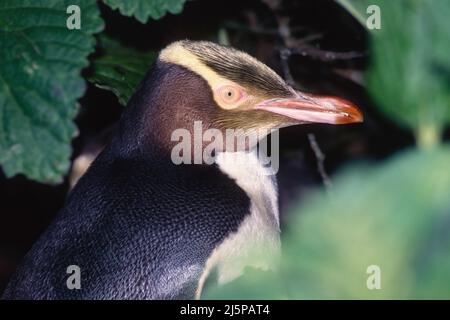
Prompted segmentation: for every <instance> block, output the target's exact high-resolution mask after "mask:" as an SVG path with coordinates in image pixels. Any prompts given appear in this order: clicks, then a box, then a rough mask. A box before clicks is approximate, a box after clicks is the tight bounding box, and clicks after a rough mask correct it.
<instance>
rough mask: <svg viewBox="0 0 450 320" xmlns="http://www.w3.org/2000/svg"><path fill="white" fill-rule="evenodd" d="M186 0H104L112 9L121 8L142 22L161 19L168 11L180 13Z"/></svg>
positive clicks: (123, 11)
mask: <svg viewBox="0 0 450 320" xmlns="http://www.w3.org/2000/svg"><path fill="white" fill-rule="evenodd" d="M185 1H186V0H133V1H130V0H103V2H105V3H106V4H107V5H108V6H110V7H111V8H112V9H119V11H120V13H122V14H123V15H126V16H134V17H135V18H136V19H137V20H139V21H140V22H142V23H146V22H147V21H148V19H149V17H151V18H152V19H155V20H157V19H160V18H162V17H163V16H164V15H165V14H166V13H167V12H170V13H172V14H178V13H180V12H181V11H182V10H183V5H184V2H185Z"/></svg>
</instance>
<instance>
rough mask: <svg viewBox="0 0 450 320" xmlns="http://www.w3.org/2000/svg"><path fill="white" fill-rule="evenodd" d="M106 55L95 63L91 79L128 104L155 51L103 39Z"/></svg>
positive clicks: (103, 49) (102, 45) (101, 42)
mask: <svg viewBox="0 0 450 320" xmlns="http://www.w3.org/2000/svg"><path fill="white" fill-rule="evenodd" d="M99 43H100V47H101V49H102V51H103V52H102V54H101V56H100V57H99V58H97V59H96V60H94V62H93V69H94V72H93V74H92V75H91V76H89V77H88V80H89V81H90V82H92V83H94V84H95V85H96V86H97V87H99V88H102V89H106V90H110V91H112V92H113V93H114V94H115V95H116V96H117V97H118V99H119V102H120V103H121V104H123V105H126V104H127V102H128V100H129V99H130V97H131V95H132V94H133V93H134V91H135V90H136V87H137V86H138V84H139V82H140V81H141V80H142V79H143V78H144V76H145V73H146V72H147V70H148V68H149V67H150V65H151V64H152V63H153V61H154V60H155V58H156V54H155V53H154V52H148V53H142V52H139V51H137V50H135V49H132V48H127V47H124V46H122V45H121V44H120V43H118V42H117V41H115V40H113V39H111V38H107V37H101V38H100V42H99Z"/></svg>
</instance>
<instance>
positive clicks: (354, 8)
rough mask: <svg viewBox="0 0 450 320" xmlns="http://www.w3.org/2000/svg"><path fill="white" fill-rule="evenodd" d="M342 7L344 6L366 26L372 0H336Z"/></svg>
mask: <svg viewBox="0 0 450 320" xmlns="http://www.w3.org/2000/svg"><path fill="white" fill-rule="evenodd" d="M336 2H337V3H339V4H340V5H341V6H342V7H344V8H345V9H346V10H347V11H348V12H349V13H350V14H351V15H352V16H354V17H355V19H356V20H358V21H359V23H361V24H362V25H363V26H364V27H365V26H366V20H367V17H368V16H367V13H366V11H367V7H368V6H370V5H371V4H372V3H373V1H372V0H336Z"/></svg>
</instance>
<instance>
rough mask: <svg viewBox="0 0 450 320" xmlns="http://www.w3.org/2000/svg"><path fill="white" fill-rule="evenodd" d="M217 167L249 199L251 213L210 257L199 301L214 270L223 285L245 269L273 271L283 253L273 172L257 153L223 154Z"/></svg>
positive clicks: (200, 288)
mask: <svg viewBox="0 0 450 320" xmlns="http://www.w3.org/2000/svg"><path fill="white" fill-rule="evenodd" d="M216 163H217V165H218V166H219V168H220V169H221V170H222V171H223V172H224V173H226V174H227V175H228V176H229V177H230V178H232V179H234V180H235V181H236V183H237V184H238V185H239V187H241V188H242V189H243V190H244V191H245V193H246V194H247V196H248V197H249V198H250V213H249V215H247V217H246V218H245V219H244V221H243V222H242V224H241V225H240V227H239V229H238V230H237V231H236V232H235V233H232V234H230V235H229V236H228V237H227V238H226V239H225V240H224V241H223V242H222V243H221V244H220V245H219V246H218V247H217V248H216V249H215V250H214V251H213V253H212V254H211V255H210V257H209V259H208V261H207V262H206V266H205V272H204V274H203V275H202V278H201V279H200V283H199V287H198V290H197V297H199V296H200V294H201V290H202V287H203V284H204V281H205V280H206V278H207V277H208V275H209V272H210V271H211V270H212V269H214V268H216V269H217V275H218V282H219V284H223V283H226V282H229V281H231V280H233V279H235V278H237V277H239V276H240V275H241V274H242V272H243V270H244V268H245V267H246V266H250V267H254V268H259V269H263V270H267V269H271V268H273V266H274V263H275V261H276V259H277V256H278V254H279V251H280V239H279V232H280V227H279V214H278V191H277V185H276V180H275V175H274V174H273V172H272V171H271V169H270V168H266V167H263V166H262V165H261V164H260V162H259V160H258V159H257V157H256V153H255V152H250V153H249V152H234V153H221V154H219V155H218V156H217V158H216Z"/></svg>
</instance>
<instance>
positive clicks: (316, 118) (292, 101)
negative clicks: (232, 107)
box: [255, 92, 363, 124]
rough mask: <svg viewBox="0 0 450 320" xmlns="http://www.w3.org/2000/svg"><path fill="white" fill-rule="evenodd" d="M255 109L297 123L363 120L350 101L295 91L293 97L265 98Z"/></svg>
mask: <svg viewBox="0 0 450 320" xmlns="http://www.w3.org/2000/svg"><path fill="white" fill-rule="evenodd" d="M255 109H258V110H264V111H268V112H272V113H276V114H279V115H283V116H286V117H288V118H290V119H293V120H295V122H299V123H329V124H347V123H356V122H363V115H362V113H361V111H360V110H359V109H358V107H356V106H355V105H354V104H353V103H351V102H350V101H347V100H344V99H341V98H337V97H328V96H316V95H312V94H305V93H302V92H296V96H295V97H293V98H279V99H278V98H276V99H269V100H265V101H263V102H261V103H259V104H258V105H256V107H255Z"/></svg>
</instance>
